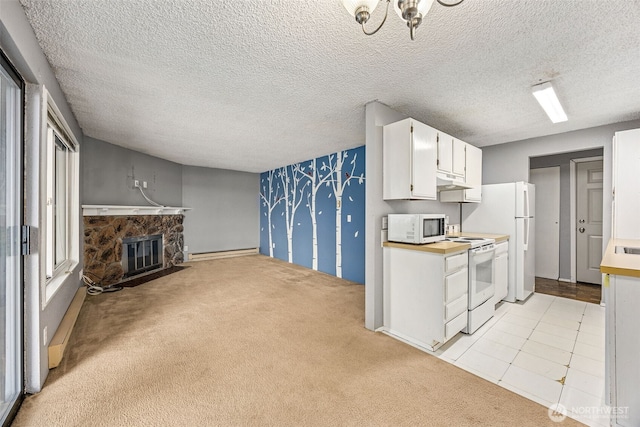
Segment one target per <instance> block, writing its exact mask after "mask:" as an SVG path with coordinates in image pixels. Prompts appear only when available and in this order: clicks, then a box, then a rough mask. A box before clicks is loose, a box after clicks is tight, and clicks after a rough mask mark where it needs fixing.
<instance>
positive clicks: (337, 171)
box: [329, 151, 364, 277]
mask: <svg viewBox="0 0 640 427" xmlns="http://www.w3.org/2000/svg"><path fill="white" fill-rule="evenodd" d="M348 156H349V154H348V152H347V151H338V152H337V153H336V154H335V163H333V164H332V165H331V166H330V169H331V171H332V176H333V179H332V180H331V185H332V187H333V194H334V196H335V200H336V276H337V277H342V194H343V193H344V189H345V187H346V186H348V185H351V181H352V180H357V182H358V184H360V185H362V183H363V182H364V173H361V174H360V175H359V176H356V175H354V172H355V170H356V159H357V156H358V154H357V153H354V154H353V158H352V159H351V161H350V162H349V165H350V168H349V166H348V167H347V170H348V171H345V172H344V176H343V175H342V174H343V170H344V163H345V161H346V160H347V158H348ZM332 159H333V157H332V156H329V162H330V163H331V160H332ZM356 237H357V235H356Z"/></svg>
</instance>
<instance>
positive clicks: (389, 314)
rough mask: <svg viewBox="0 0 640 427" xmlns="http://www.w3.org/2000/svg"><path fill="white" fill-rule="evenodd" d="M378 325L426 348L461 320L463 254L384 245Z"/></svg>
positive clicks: (443, 339) (463, 323) (464, 316)
mask: <svg viewBox="0 0 640 427" xmlns="http://www.w3.org/2000/svg"><path fill="white" fill-rule="evenodd" d="M383 269H384V295H383V299H384V313H383V318H384V330H385V331H386V332H388V333H389V334H391V335H393V336H396V337H397V338H399V339H401V340H403V341H406V342H408V343H410V344H412V345H415V346H417V347H421V348H424V349H427V350H430V351H434V350H436V349H437V348H438V347H440V346H441V345H442V344H444V343H445V342H447V341H448V340H449V339H451V338H452V337H454V336H455V335H456V334H457V333H458V332H460V331H461V330H462V329H464V328H465V327H466V326H467V309H468V304H469V303H468V299H469V297H468V289H469V273H468V255H467V251H463V252H458V253H453V254H439V253H433V252H424V251H421V250H419V249H416V250H413V249H402V248H394V247H385V248H384V266H383Z"/></svg>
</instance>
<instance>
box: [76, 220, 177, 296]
mask: <svg viewBox="0 0 640 427" xmlns="http://www.w3.org/2000/svg"><path fill="white" fill-rule="evenodd" d="M183 219H184V216H183V215H134V216H107V215H105V216H102V215H97V216H85V217H84V274H86V275H87V277H89V278H90V279H91V280H93V281H95V282H96V283H98V284H101V285H111V284H114V283H118V282H120V281H122V278H123V276H124V270H123V269H122V239H123V238H125V237H136V236H146V235H152V234H162V236H163V242H164V266H165V268H168V267H173V266H174V265H176V264H180V263H182V261H183V255H182V247H183V245H184V237H183V235H182V232H183V231H184V226H183V225H182V221H183Z"/></svg>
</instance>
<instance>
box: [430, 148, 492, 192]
mask: <svg viewBox="0 0 640 427" xmlns="http://www.w3.org/2000/svg"><path fill="white" fill-rule="evenodd" d="M461 142H462V141H461ZM464 144H465V156H464V159H465V168H466V171H465V180H464V182H465V184H467V185H469V186H470V187H471V188H469V189H467V190H447V191H441V192H440V201H441V202H475V203H480V202H481V201H482V150H481V149H479V148H478V147H474V146H473V145H471V144H467V143H464Z"/></svg>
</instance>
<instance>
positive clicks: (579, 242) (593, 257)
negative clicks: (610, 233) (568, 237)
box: [575, 160, 604, 285]
mask: <svg viewBox="0 0 640 427" xmlns="http://www.w3.org/2000/svg"><path fill="white" fill-rule="evenodd" d="M575 170H576V173H575V175H576V189H575V192H576V216H575V219H576V221H577V223H578V225H577V230H576V231H577V233H576V243H575V248H576V281H577V282H582V283H592V284H596V285H600V284H601V282H602V274H601V273H600V262H601V261H602V219H603V218H602V184H603V175H604V174H603V169H602V160H594V161H585V162H579V163H577V164H576V166H575Z"/></svg>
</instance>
